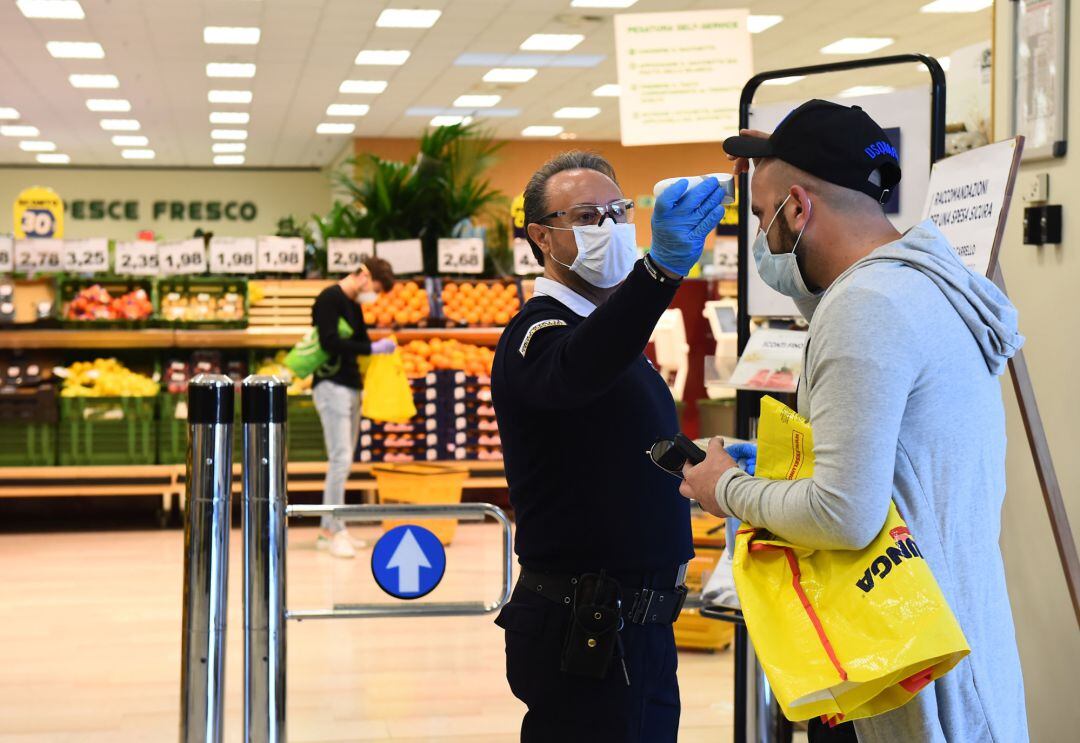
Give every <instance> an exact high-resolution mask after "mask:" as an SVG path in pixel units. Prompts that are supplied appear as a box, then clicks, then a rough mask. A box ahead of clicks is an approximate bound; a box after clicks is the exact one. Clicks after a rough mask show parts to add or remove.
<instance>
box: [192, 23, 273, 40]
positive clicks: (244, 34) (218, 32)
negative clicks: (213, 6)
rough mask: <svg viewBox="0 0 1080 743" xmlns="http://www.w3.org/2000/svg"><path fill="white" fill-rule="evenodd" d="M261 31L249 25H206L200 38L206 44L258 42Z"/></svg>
mask: <svg viewBox="0 0 1080 743" xmlns="http://www.w3.org/2000/svg"><path fill="white" fill-rule="evenodd" d="M260 35H261V32H260V31H259V29H257V28H253V27H251V26H207V27H206V28H204V29H203V32H202V40H203V42H204V43H206V44H258V43H259V36H260Z"/></svg>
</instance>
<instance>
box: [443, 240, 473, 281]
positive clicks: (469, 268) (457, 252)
mask: <svg viewBox="0 0 1080 743" xmlns="http://www.w3.org/2000/svg"><path fill="white" fill-rule="evenodd" d="M439 271H442V272H443V273H483V271H484V241H483V239H481V238H479V237H441V238H439Z"/></svg>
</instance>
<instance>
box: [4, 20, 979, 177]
mask: <svg viewBox="0 0 1080 743" xmlns="http://www.w3.org/2000/svg"><path fill="white" fill-rule="evenodd" d="M81 2H82V6H83V8H84V10H85V13H86V18H85V19H84V20H74V21H66V20H41V19H34V20H30V19H27V18H25V17H23V15H22V13H21V12H20V11H19V10H18V8H17V7H16V5H15V1H14V0H0V107H4V106H10V107H13V108H15V109H17V110H18V111H19V112H20V114H21V116H22V119H21V120H20V121H17V122H10V121H5V122H0V123H4V124H11V123H20V124H22V123H25V124H30V125H33V126H36V127H37V128H38V129H40V130H41V137H40V138H41V139H44V140H51V141H53V142H56V144H57V147H58V152H62V153H66V154H68V155H70V156H71V160H72V165H131V166H133V167H144V166H163V165H170V166H208V165H210V164H211V163H212V154H211V147H210V146H211V143H212V140H211V139H210V130H211V129H214V128H222V127H218V126H211V124H210V123H209V114H210V112H211V111H248V112H250V114H251V123H250V125H248V126H247V129H248V130H249V138H248V142H247V144H248V147H247V153H246V156H247V160H246V166H278V167H279V166H310V165H325V164H327V163H329V162H330V161H331V160H333V159H334V157H335V156H337V155H338V154H339V153H340V152H341V151H342V149H343V148H344V147H346V146H347V144H348V140H349V138H348V137H347V136H341V135H337V136H328V135H318V134H316V133H315V127H316V125H317V124H319V123H320V122H323V121H328V120H332V121H354V122H355V123H356V133H355V136H363V137H412V136H416V135H418V134H419V133H420V132H421V131H422V130H423V129H424V128H425V127H426V126H427V124H428V121H429V120H430V116H407V115H406V110H407V109H409V108H414V107H422V108H444V107H450V106H452V104H453V101H454V99H455V98H457V97H458V96H459V95H462V94H465V93H498V94H500V95H502V97H503V98H502V101H501V102H500V103H499V108H511V109H520V113H519V114H518V115H517V116H513V117H509V118H489V119H487V122H488V123H489V124H490V125H491V126H492V127H493V128H494V129H495V131H496V133H497V134H498V135H499V136H502V137H509V138H513V137H518V136H520V132H521V130H522V129H523V128H524V127H525V126H527V125H533V124H562V125H564V126H566V129H567V131H568V132H570V133H573V134H574V135H577V136H578V137H579V138H582V139H618V106H617V100H616V99H614V98H595V97H593V96H592V95H591V92H592V90H593V89H595V88H596V87H598V86H599V85H601V84H604V83H611V82H615V81H616V79H615V59H614V39H613V32H612V21H611V17H612V15H614V13H615V12H616V11H611V10H595V9H589V10H585V9H572V8H571V7H570V0H81ZM926 2H928V0H893V2H889V3H869V2H866V1H865V0H817V1H816V2H805V0H752V1H751V2H746V1H741V2H740V1H739V0H735V1H732V2H716V1H715V0H712V1H710V0H681V1H680V0H638V2H637V3H636V4H635V5H634V6H633V7H632V8H631V9H630V12H660V11H672V10H689V9H701V8H715V7H749V8H750V10H751V12H753V13H757V14H778V15H782V16H784V20H783V22H782V23H780V24H779V25H777V26H774V27H773V28H771V29H769V30H767V31H765V32H763V33H760V34H756V35H755V36H754V38H753V43H754V68H755V70H758V71H761V70H767V69H777V68H782V67H792V66H799V65H807V64H818V63H823V62H828V61H833V60H836V59H842V58H838V57H835V56H827V55H823V54H821V53H820V52H819V49H820V48H821V47H823V46H825V45H826V44H829V43H831V42H833V41H836V40H837V39H840V38H842V37H845V36H891V37H893V38H895V39H896V43H895V44H893V45H892V46H890V47H888V48H886V49H884V50H882V51H881V52H879V54H890V53H901V52H914V51H920V52H924V53H928V54H932V55H935V56H941V55H945V54H948V53H949V52H950V51H952V50H954V49H957V48H959V47H962V46H966V45H968V44H972V43H976V42H978V41H981V40H985V39H988V38H989V37H990V35H991V11H990V10H985V11H981V12H978V13H972V14H963V15H928V14H923V13H919V12H918V9H919V7H920V6H922V5H924V4H925V3H926ZM386 7H419V8H438V9H441V10H442V11H443V14H442V17H441V18H440V19H439V20H438V22H437V23H436V24H435V26H434V27H433V28H430V29H388V28H376V27H375V20H376V18H377V17H378V15H379V13H380V12H381V11H382V10H383V9H384V8H386ZM205 26H257V27H259V28H260V29H261V30H262V39H261V41H260V43H259V44H258V45H257V46H222V45H207V44H204V43H203V27H205ZM533 33H580V34H584V35H585V37H586V38H585V40H584V41H583V42H582V43H581V44H580V45H579V46H578V47H576V48H575V49H573V50H572V51H571V52H568V53H567V54H572V55H578V54H580V55H602V56H603V61H602V62H600V63H599V64H598V65H597V66H595V67H589V68H577V69H574V68H552V67H548V68H541V69H540V72H539V74H538V75H537V76H536V77H534V78H533V79H532V80H531V81H529V82H527V83H523V84H519V85H505V84H504V85H494V84H489V83H484V82H482V81H481V77H482V76H483V74H484V73H485V72H487V70H488V69H489V68H488V67H466V66H455V65H454V61H455V60H456V59H457V58H458V56H459V55H461V54H463V53H466V52H468V53H487V54H506V55H510V54H515V53H519V49H518V47H519V46H520V44H521V42H522V41H524V40H525V38H526V37H528V36H529V35H531V34H533ZM47 41H96V42H99V43H100V44H102V46H103V47H104V49H105V58H104V59H100V60H71V59H54V58H53V57H51V56H50V55H49V53H48V52H47V51H46V46H45V45H46V42H47ZM364 48H370V49H409V50H411V52H412V56H411V57H410V59H409V60H408V62H407V63H406V64H405V65H403V66H401V67H358V66H355V65H354V64H353V61H354V59H355V57H356V54H357V52H359V51H360V50H361V49H364ZM208 62H254V63H256V64H257V74H256V76H255V78H254V79H253V80H217V79H211V78H208V77H207V76H206V72H205V70H206V64H207V63H208ZM72 73H112V74H115V75H117V76H118V77H119V79H120V88H119V89H118V90H112V91H108V90H104V91H102V90H98V91H92V90H79V89H75V88H73V87H72V86H71V84H70V83H69V82H68V75H70V74H72ZM355 78H360V79H386V80H389V87H388V88H387V90H386V92H384V93H382V94H380V95H343V94H340V93H338V86H339V85H340V84H341V82H342V81H343V80H345V79H355ZM925 79H926V78H925V73H920V71H919V70H918V69H916V68H915V66H913V65H912V66H904V68H888V69H882V70H879V71H876V72H872V73H867V72H866V71H862V72H857V73H845V74H836V75H827V76H818V77H817V78H813V79H811V80H807V81H803V82H801V83H798V84H796V85H792V86H789V87H775V88H763V89H762V90H761V91H760V92H759V94H758V97H757V98H756V100H758V101H761V102H767V101H769V100H790V99H796V98H800V99H804V98H810V97H814V96H825V95H834V94H835V93H836V92H838V91H839V90H841V89H843V88H846V87H848V86H851V85H856V84H868V83H874V84H885V85H895V86H908V85H917V84H919V83H920V82H923V81H925ZM249 86H250V89H251V90H253V91H254V101H253V102H252V103H251V104H249V105H225V104H211V103H209V102H207V97H206V95H207V91H208V90H210V89H211V88H248V87H249ZM113 97H115V98H127V99H128V100H130V101H131V103H132V111H131V113H130V114H95V113H92V112H90V111H88V110H87V108H86V104H85V101H86V100H87V99H89V98H113ZM335 102H338V103H340V102H348V103H369V104H370V105H371V110H370V112H369V113H368V115H366V116H363V117H360V118H357V119H345V118H333V119H328V118H327V117H326V116H325V111H326V107H327V106H328V105H329V104H331V103H335ZM563 106H600V107H601V109H602V112H601V114H600V115H599V116H597V117H595V118H593V119H588V120H583V121H567V120H557V119H554V118H552V113H553V112H554V111H555V110H556V109H558V108H560V107H563ZM126 117H131V118H136V119H138V120H139V121H140V122H141V123H142V130H141V132H139V133H140V134H144V135H146V136H147V137H149V139H150V147H151V148H152V149H153V150H154V151H155V152H156V153H157V157H156V159H154V160H152V161H139V162H137V163H133V162H130V161H126V160H123V159H121V157H120V149H121V148H119V147H115V146H114V145H112V144H111V142H110V139H111V137H112V135H113V134H115V133H116V132H106V131H104V130H102V129H101V128H100V124H99V121H100V119H103V118H126ZM124 133H127V132H124ZM0 163H6V164H32V163H34V153H31V152H23V151H22V150H21V149H19V146H18V140H17V139H15V138H12V137H0Z"/></svg>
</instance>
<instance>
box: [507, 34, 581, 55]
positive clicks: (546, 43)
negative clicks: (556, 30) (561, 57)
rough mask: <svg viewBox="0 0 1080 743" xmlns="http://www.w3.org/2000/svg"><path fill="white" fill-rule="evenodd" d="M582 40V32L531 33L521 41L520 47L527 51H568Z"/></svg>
mask: <svg viewBox="0 0 1080 743" xmlns="http://www.w3.org/2000/svg"><path fill="white" fill-rule="evenodd" d="M583 41H585V36H584V35H583V34H533V35H532V36H530V37H529V38H527V39H525V41H523V42H521V49H524V50H525V51H527V52H568V51H570V50H571V49H573V48H574V47H575V46H577V45H578V44H580V43H581V42H583Z"/></svg>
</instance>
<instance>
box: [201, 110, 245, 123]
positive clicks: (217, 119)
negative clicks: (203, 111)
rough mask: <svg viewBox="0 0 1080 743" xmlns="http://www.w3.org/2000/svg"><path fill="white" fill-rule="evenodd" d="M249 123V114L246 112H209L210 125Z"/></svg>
mask: <svg viewBox="0 0 1080 743" xmlns="http://www.w3.org/2000/svg"><path fill="white" fill-rule="evenodd" d="M249 121H251V114H249V113H247V112H246V111H211V112H210V123H211V124H246V123H248V122H249Z"/></svg>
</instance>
